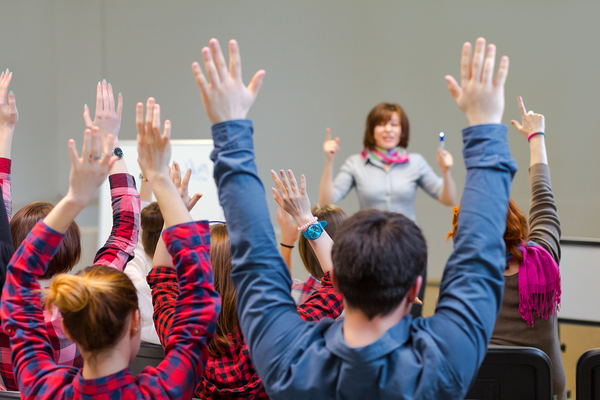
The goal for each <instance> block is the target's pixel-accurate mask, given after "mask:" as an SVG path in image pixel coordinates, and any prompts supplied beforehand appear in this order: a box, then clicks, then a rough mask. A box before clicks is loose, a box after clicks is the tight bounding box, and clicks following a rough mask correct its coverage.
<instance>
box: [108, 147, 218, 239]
mask: <svg viewBox="0 0 600 400" xmlns="http://www.w3.org/2000/svg"><path fill="white" fill-rule="evenodd" d="M119 147H121V149H122V150H123V154H124V156H123V158H124V160H125V163H126V164H127V169H128V170H129V173H130V174H131V175H133V177H134V178H135V183H136V186H137V188H138V190H139V188H140V183H141V182H140V179H139V176H140V172H142V170H141V169H140V166H139V165H138V163H137V142H136V141H135V140H124V141H120V142H119ZM213 147H214V145H213V141H212V140H208V139H207V140H171V161H173V160H175V161H177V163H178V164H179V166H180V167H181V173H182V175H183V174H184V173H185V171H187V169H188V168H191V169H192V177H191V179H190V186H189V191H190V195H192V194H194V193H202V195H203V196H202V198H201V199H200V201H198V203H197V204H196V206H195V207H194V209H193V210H192V211H191V212H190V214H191V216H192V218H193V219H194V220H197V221H199V220H209V221H225V216H224V213H223V209H222V208H221V205H220V204H219V198H218V196H217V186H216V185H215V180H214V179H213V166H214V164H213V162H212V161H211V159H210V153H211V151H212V150H213ZM153 199H155V198H154V196H153ZM98 219H99V220H98V248H100V247H102V246H103V245H104V243H106V240H107V239H108V235H110V231H111V229H112V207H111V199H110V184H109V183H108V179H107V180H106V182H104V183H103V184H102V186H101V187H100V198H99V201H98Z"/></svg>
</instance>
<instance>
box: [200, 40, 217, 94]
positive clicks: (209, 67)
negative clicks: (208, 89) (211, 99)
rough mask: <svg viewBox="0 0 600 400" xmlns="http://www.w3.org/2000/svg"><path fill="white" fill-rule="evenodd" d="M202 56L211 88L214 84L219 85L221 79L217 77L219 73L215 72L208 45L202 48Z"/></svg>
mask: <svg viewBox="0 0 600 400" xmlns="http://www.w3.org/2000/svg"><path fill="white" fill-rule="evenodd" d="M202 58H204V68H206V73H207V74H208V79H210V84H211V85H212V87H213V88H214V87H215V86H219V85H220V84H221V79H219V74H218V73H217V68H216V67H215V62H214V61H213V56H212V53H211V52H210V49H209V48H208V47H204V48H202Z"/></svg>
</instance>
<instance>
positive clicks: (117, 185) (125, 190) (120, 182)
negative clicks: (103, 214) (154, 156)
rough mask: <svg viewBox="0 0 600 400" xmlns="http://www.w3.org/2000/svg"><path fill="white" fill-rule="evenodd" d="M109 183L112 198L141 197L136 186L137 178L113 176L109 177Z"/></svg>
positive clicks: (123, 175) (126, 175)
mask: <svg viewBox="0 0 600 400" xmlns="http://www.w3.org/2000/svg"><path fill="white" fill-rule="evenodd" d="M108 181H109V182H110V195H111V196H112V197H115V196H123V195H133V196H139V193H138V190H137V188H136V186H135V178H134V177H133V176H132V175H130V174H126V173H121V174H112V175H109V177H108Z"/></svg>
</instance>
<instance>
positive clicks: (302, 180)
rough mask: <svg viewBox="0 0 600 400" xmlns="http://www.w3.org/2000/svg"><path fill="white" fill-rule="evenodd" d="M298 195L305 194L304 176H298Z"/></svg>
mask: <svg viewBox="0 0 600 400" xmlns="http://www.w3.org/2000/svg"><path fill="white" fill-rule="evenodd" d="M300 193H302V194H304V193H306V177H305V176H304V174H302V175H300Z"/></svg>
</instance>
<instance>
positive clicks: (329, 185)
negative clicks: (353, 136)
mask: <svg viewBox="0 0 600 400" xmlns="http://www.w3.org/2000/svg"><path fill="white" fill-rule="evenodd" d="M326 132H327V133H326V135H325V143H323V151H324V152H325V168H324V169H323V176H322V177H321V185H320V186H319V204H321V205H322V206H324V205H325V204H331V203H332V202H333V194H334V192H335V188H334V186H333V160H335V155H336V153H337V152H338V151H339V150H340V138H339V137H336V138H335V139H331V129H329V128H327V130H326Z"/></svg>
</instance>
